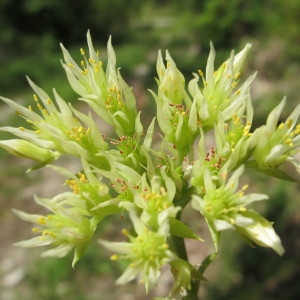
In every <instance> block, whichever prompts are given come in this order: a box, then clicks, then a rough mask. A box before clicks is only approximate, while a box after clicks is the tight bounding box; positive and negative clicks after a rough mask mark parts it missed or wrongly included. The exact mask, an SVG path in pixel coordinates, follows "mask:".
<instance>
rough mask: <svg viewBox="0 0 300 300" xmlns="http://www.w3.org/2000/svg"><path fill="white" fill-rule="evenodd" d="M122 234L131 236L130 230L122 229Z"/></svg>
mask: <svg viewBox="0 0 300 300" xmlns="http://www.w3.org/2000/svg"><path fill="white" fill-rule="evenodd" d="M122 234H123V235H124V236H129V232H128V230H127V229H125V228H124V229H122Z"/></svg>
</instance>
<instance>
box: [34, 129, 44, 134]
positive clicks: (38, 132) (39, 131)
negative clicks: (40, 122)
mask: <svg viewBox="0 0 300 300" xmlns="http://www.w3.org/2000/svg"><path fill="white" fill-rule="evenodd" d="M34 133H35V134H41V133H42V131H41V130H36V131H35V132H34Z"/></svg>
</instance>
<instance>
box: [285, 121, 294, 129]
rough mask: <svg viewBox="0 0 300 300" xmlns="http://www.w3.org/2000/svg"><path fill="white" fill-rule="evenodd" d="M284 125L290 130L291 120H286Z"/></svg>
mask: <svg viewBox="0 0 300 300" xmlns="http://www.w3.org/2000/svg"><path fill="white" fill-rule="evenodd" d="M286 125H287V127H288V128H291V126H292V125H293V120H292V119H288V120H287V121H286Z"/></svg>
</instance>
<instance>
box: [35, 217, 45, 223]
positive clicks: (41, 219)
mask: <svg viewBox="0 0 300 300" xmlns="http://www.w3.org/2000/svg"><path fill="white" fill-rule="evenodd" d="M37 222H38V223H39V224H41V225H44V224H46V218H45V217H39V218H38V220H37Z"/></svg>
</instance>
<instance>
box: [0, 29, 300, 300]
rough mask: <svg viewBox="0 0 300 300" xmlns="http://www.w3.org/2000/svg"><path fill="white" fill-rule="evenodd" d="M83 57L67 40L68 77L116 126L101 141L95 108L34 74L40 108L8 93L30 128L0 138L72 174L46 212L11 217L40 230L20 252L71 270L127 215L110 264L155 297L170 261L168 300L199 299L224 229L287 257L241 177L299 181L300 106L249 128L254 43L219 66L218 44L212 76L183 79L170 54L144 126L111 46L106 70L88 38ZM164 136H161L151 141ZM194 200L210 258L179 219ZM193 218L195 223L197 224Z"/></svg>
mask: <svg viewBox="0 0 300 300" xmlns="http://www.w3.org/2000/svg"><path fill="white" fill-rule="evenodd" d="M87 44H88V48H87V51H85V50H83V49H80V52H81V54H82V60H81V62H80V63H79V64H77V63H76V62H75V61H74V60H73V58H72V57H71V56H70V54H69V52H68V51H67V50H66V49H65V48H64V47H63V45H61V48H62V52H63V56H64V61H63V62H62V66H63V68H64V70H65V72H66V75H67V78H68V82H69V84H70V86H71V87H72V89H73V90H74V91H75V92H76V93H77V94H78V95H79V100H81V101H83V102H86V103H87V105H88V106H89V108H90V110H91V111H93V113H95V114H96V115H98V116H99V117H100V118H101V119H102V120H103V121H105V122H106V123H107V124H109V125H110V126H111V128H112V135H111V136H105V135H104V134H103V133H102V131H101V128H99V127H98V126H97V124H96V122H95V120H94V118H93V115H92V114H91V113H89V114H84V113H82V112H80V111H79V110H77V109H76V108H75V107H73V106H72V105H71V104H69V103H67V102H66V101H65V100H63V99H62V98H61V97H60V95H59V94H58V93H57V92H56V90H53V96H51V97H50V96H48V95H47V94H46V93H45V92H44V91H43V90H42V89H41V88H39V87H38V86H37V85H36V84H35V83H33V82H32V81H31V80H30V79H28V81H29V84H30V86H31V88H32V89H33V91H34V95H33V99H34V104H33V105H30V106H29V107H27V108H26V107H23V106H22V105H20V104H17V103H16V102H14V101H12V100H10V99H7V98H4V97H1V100H2V101H3V102H5V103H6V104H8V105H9V106H11V108H12V109H13V110H14V111H16V113H17V114H18V115H19V116H21V117H22V118H24V119H25V120H26V122H27V124H28V126H26V128H25V127H19V128H14V127H9V126H4V127H1V130H2V131H6V132H10V133H12V134H14V135H15V136H16V138H15V139H9V140H3V141H0V146H1V147H2V148H4V149H5V150H7V151H8V152H10V153H11V154H14V155H17V156H20V157H25V158H29V159H31V160H33V161H35V162H36V164H34V165H33V167H32V168H31V169H30V170H29V171H32V170H34V169H36V168H40V167H44V166H48V167H50V168H52V169H53V170H54V171H55V172H58V173H60V174H62V175H63V176H64V177H65V184H66V185H67V186H68V187H69V191H66V192H63V193H61V194H59V195H57V196H55V197H54V198H52V199H46V198H40V197H37V196H36V197H35V201H36V202H37V203H38V204H39V205H41V206H43V207H44V208H46V209H47V210H48V213H47V214H45V215H38V214H28V213H26V212H22V211H18V210H14V212H15V213H16V214H17V215H18V216H19V217H20V218H21V219H23V220H25V221H28V222H31V223H33V224H34V225H33V228H32V231H33V234H34V237H33V238H31V239H29V240H26V241H21V242H18V243H16V245H17V246H21V247H39V246H46V247H47V250H46V251H45V252H43V254H42V255H43V256H53V257H63V256H65V255H67V254H68V253H69V252H73V253H74V256H73V261H72V266H73V267H74V266H75V264H76V262H77V261H78V260H79V259H80V257H81V256H82V255H83V254H84V252H85V250H86V248H87V247H88V245H89V243H90V241H91V239H92V238H93V237H94V235H95V232H96V229H97V227H98V226H101V222H102V221H103V220H104V219H105V218H106V217H107V216H110V215H113V214H118V215H121V216H122V217H123V218H127V219H128V220H129V222H128V223H126V222H125V223H124V222H123V221H121V220H120V223H122V226H124V224H125V226H126V225H127V224H128V228H124V229H123V230H122V233H123V236H124V238H123V239H122V240H119V241H116V240H112V241H108V240H104V239H103V237H100V238H99V245H100V246H101V247H104V248H107V249H108V250H110V251H111V253H112V255H111V259H112V260H124V261H126V262H127V268H126V269H125V271H124V273H123V274H122V275H121V276H120V277H119V278H118V279H117V283H118V284H126V283H128V282H130V281H132V280H138V281H139V282H141V283H143V284H144V285H145V289H146V293H148V292H149V291H150V290H151V289H152V288H153V287H154V286H155V284H156V283H157V281H158V279H159V277H160V275H161V272H162V269H165V267H166V266H169V268H170V270H171V273H172V275H173V277H174V280H173V285H172V287H171V288H170V291H169V294H168V295H166V296H167V298H166V299H181V298H182V297H186V298H189V299H195V298H197V291H198V288H199V282H201V281H202V280H206V279H205V277H204V271H205V269H206V267H207V266H208V265H209V263H210V262H212V261H213V259H214V257H215V256H216V254H217V253H218V247H219V242H220V236H221V233H222V231H224V230H234V231H235V232H236V233H237V235H239V236H240V237H242V238H243V239H245V240H246V241H247V242H248V243H249V244H250V245H259V246H262V247H269V248H272V249H273V250H274V251H275V252H276V253H278V254H279V255H282V254H283V252H284V249H283V247H282V244H281V241H280V238H279V236H278V235H277V234H276V232H275V231H274V228H273V225H272V224H273V223H272V222H270V221H268V220H267V219H265V218H264V217H263V216H262V215H260V214H259V213H258V212H256V211H255V210H254V209H253V208H251V206H252V203H253V202H256V201H262V200H266V199H268V196H267V195H265V194H261V193H254V192H249V193H247V188H248V185H243V186H240V184H239V181H240V179H241V177H242V176H243V174H244V173H246V171H247V169H249V168H251V169H254V170H257V171H260V172H263V173H265V174H267V175H270V176H275V177H278V178H281V179H283V180H292V181H296V179H295V178H292V177H290V175H288V174H287V173H285V172H284V171H283V170H284V168H283V167H284V166H285V165H286V164H289V166H290V167H291V166H292V167H294V168H295V169H296V170H297V171H298V172H299V171H300V164H299V161H297V160H296V159H295V158H294V156H295V154H296V153H297V152H299V145H300V135H299V133H300V124H299V123H297V122H298V117H299V113H300V105H298V106H297V107H296V108H295V109H294V111H293V112H292V113H291V114H290V116H289V117H288V118H287V119H286V121H282V122H281V121H279V120H280V115H281V113H282V111H283V109H284V106H285V100H282V101H281V102H280V104H279V105H278V106H276V107H275V108H274V109H273V110H272V111H271V112H270V114H269V116H268V118H267V120H266V124H265V125H263V126H261V127H259V128H252V119H253V107H252V104H251V96H250V86H251V84H252V82H253V80H254V78H255V74H254V75H252V76H250V77H249V78H248V79H246V80H245V81H242V80H240V75H241V72H242V68H243V65H244V62H245V59H246V56H247V53H248V51H249V49H250V48H251V45H250V44H247V45H246V46H245V47H244V49H243V50H242V51H240V52H239V53H238V54H236V55H235V54H234V52H232V53H231V55H230V57H229V58H228V60H227V61H225V62H224V63H223V64H222V65H221V66H220V67H219V68H217V69H216V68H215V66H214V59H215V50H214V48H213V46H212V45H211V50H210V54H209V57H208V61H207V65H206V70H205V73H204V72H203V71H201V70H199V71H198V72H197V73H195V74H194V78H193V79H192V80H191V81H189V82H188V83H186V81H185V78H184V76H183V74H182V73H181V72H180V71H179V70H178V68H177V67H176V64H175V62H174V60H173V59H172V57H171V55H170V54H169V52H166V56H165V59H164V58H163V56H162V54H161V52H159V53H158V58H157V65H156V68H157V78H156V83H157V90H156V91H150V93H151V95H152V96H153V99H154V101H155V103H156V107H157V114H156V116H155V117H154V118H153V120H152V122H151V123H150V125H149V126H148V128H145V127H144V126H145V125H143V124H142V122H141V118H142V115H141V112H138V111H137V107H136V99H135V96H134V94H133V91H132V89H131V88H130V87H129V86H128V85H127V84H126V82H125V81H124V79H123V78H122V76H121V73H120V70H119V69H118V68H116V56H115V53H114V50H113V47H112V45H111V40H109V41H108V47H107V50H108V60H107V65H106V67H104V66H103V62H102V60H101V58H100V56H99V53H98V51H96V50H95V49H94V47H93V44H92V40H91V36H90V34H89V32H88V34H87ZM156 132H159V135H157V134H155V133H156ZM62 155H70V156H74V157H76V158H77V159H78V161H79V162H80V164H81V171H80V172H79V173H76V174H74V173H72V172H71V171H70V170H67V169H65V168H62V167H60V166H59V164H58V163H56V164H53V165H52V163H53V162H54V161H56V160H58V159H59V158H60V157H61V156H62ZM188 203H191V207H192V209H194V210H195V211H196V213H195V216H197V217H198V222H199V226H204V225H206V226H207V227H208V228H209V231H210V233H211V237H212V241H213V244H214V252H213V253H212V254H211V255H209V256H208V257H207V258H206V259H205V260H204V261H199V264H198V265H192V264H191V263H190V262H189V260H188V256H187V252H186V248H185V243H184V241H185V239H194V240H197V241H199V252H201V247H203V240H202V238H201V237H200V236H199V235H198V234H197V233H196V232H194V231H193V230H192V229H191V228H190V227H189V224H186V223H183V222H182V220H181V216H182V213H183V211H184V209H185V207H186V206H187V204H188ZM193 221H195V220H193Z"/></svg>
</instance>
